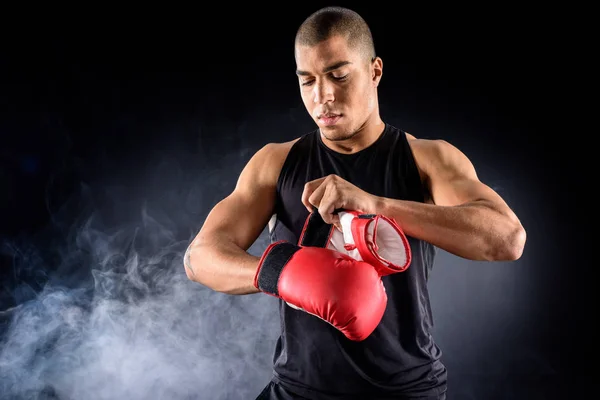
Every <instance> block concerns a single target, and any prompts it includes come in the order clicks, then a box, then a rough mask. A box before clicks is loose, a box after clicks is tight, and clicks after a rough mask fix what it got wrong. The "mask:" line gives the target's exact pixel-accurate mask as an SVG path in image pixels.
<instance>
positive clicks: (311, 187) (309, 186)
mask: <svg viewBox="0 0 600 400" xmlns="http://www.w3.org/2000/svg"><path fill="white" fill-rule="evenodd" d="M324 180H325V178H319V179H315V180H313V181H310V182H307V183H306V184H305V185H304V191H303V192H302V204H304V207H306V209H307V210H308V212H313V210H314V208H315V207H314V205H313V204H312V203H311V202H310V201H309V198H310V196H312V194H313V193H314V191H315V190H316V189H317V188H319V187H320V186H321V184H322V183H323V181H324Z"/></svg>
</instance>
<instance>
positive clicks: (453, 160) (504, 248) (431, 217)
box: [375, 140, 526, 261]
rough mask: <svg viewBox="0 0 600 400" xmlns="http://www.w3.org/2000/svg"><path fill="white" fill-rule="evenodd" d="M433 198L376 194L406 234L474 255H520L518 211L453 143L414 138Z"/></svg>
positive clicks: (460, 253) (481, 257)
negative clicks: (424, 200)
mask: <svg viewBox="0 0 600 400" xmlns="http://www.w3.org/2000/svg"><path fill="white" fill-rule="evenodd" d="M411 146H412V148H413V152H414V155H415V159H416V161H417V164H418V165H419V168H420V170H421V172H422V173H423V176H424V178H425V182H427V185H428V187H429V191H430V193H431V197H432V200H433V203H434V204H427V203H418V202H411V201H404V200H395V199H387V198H378V199H377V202H376V203H377V205H376V210H375V212H376V213H382V214H384V215H388V216H392V217H394V218H395V219H396V220H397V221H398V222H399V223H400V225H401V226H402V228H403V229H404V231H405V232H406V234H408V235H410V236H413V237H415V238H419V239H422V240H425V241H428V242H430V243H432V244H433V245H435V246H437V247H439V248H441V249H444V250H446V251H448V252H450V253H452V254H455V255H457V256H460V257H463V258H466V259H470V260H485V261H503V260H516V259H518V258H520V257H521V254H522V252H523V247H524V245H525V240H526V233H525V230H524V229H523V226H522V225H521V223H520V221H519V219H518V218H517V216H516V215H515V213H514V212H513V211H512V210H511V209H510V208H509V206H508V205H507V204H506V202H505V201H504V200H503V199H502V198H501V197H500V196H499V195H498V194H497V193H496V192H495V191H494V190H492V189H491V188H490V187H488V186H487V185H485V184H484V183H482V182H481V181H480V180H479V179H478V177H477V174H476V172H475V169H474V167H473V165H472V163H471V162H470V161H469V159H468V158H467V157H466V156H465V155H464V154H463V153H462V152H460V151H459V150H458V149H457V148H455V147H454V146H452V145H451V144H449V143H447V142H445V141H441V140H434V141H426V140H411Z"/></svg>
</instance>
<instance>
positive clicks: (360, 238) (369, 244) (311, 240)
mask: <svg viewBox="0 0 600 400" xmlns="http://www.w3.org/2000/svg"><path fill="white" fill-rule="evenodd" d="M338 215H339V218H340V224H341V226H342V231H341V232H340V231H339V230H338V229H336V228H335V226H333V225H330V224H325V222H324V221H323V219H322V218H321V215H320V214H319V213H318V212H316V211H315V212H312V213H311V214H310V216H309V217H308V219H307V221H306V223H305V226H304V231H307V230H310V232H311V234H310V235H305V234H303V235H302V239H301V240H300V243H299V244H300V245H302V246H318V247H325V248H328V249H332V250H336V251H339V252H342V253H344V254H348V255H349V256H351V257H352V258H354V259H355V260H359V261H365V262H367V263H369V264H371V265H372V266H373V267H374V268H375V269H376V270H377V272H378V273H379V276H385V275H390V274H394V273H398V272H404V271H406V269H407V268H408V267H409V266H410V262H411V255H412V253H411V249H410V246H409V244H408V239H407V238H406V235H405V234H404V232H403V231H402V229H401V228H400V226H399V225H398V224H397V223H396V221H395V220H394V219H393V218H388V217H386V216H384V215H380V214H361V213H359V212H357V211H340V212H338Z"/></svg>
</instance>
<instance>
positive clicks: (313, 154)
mask: <svg viewBox="0 0 600 400" xmlns="http://www.w3.org/2000/svg"><path fill="white" fill-rule="evenodd" d="M319 138H320V136H318V131H315V132H312V133H309V134H307V135H305V136H303V137H301V138H298V139H295V140H293V141H290V142H286V143H281V144H278V145H276V147H277V151H276V154H277V156H276V157H275V158H274V159H273V163H274V164H277V166H278V167H277V168H278V170H279V171H280V174H279V179H278V181H277V185H276V187H277V193H276V199H277V200H276V207H275V219H274V223H273V224H272V225H271V231H270V234H271V241H277V240H287V241H290V242H297V240H298V237H299V234H300V232H301V229H302V226H303V224H304V221H305V219H306V217H307V216H308V211H307V210H306V208H305V207H304V206H303V205H302V203H301V194H302V191H303V188H304V184H305V183H306V182H308V181H310V180H313V179H316V178H319V177H322V176H325V175H328V174H331V173H336V174H338V175H340V177H342V178H344V179H346V180H348V181H349V182H351V183H353V184H356V185H358V186H359V187H361V188H362V189H363V190H366V191H367V192H370V193H372V194H375V195H377V196H386V197H391V198H398V199H406V200H412V201H419V202H430V201H431V200H430V196H429V195H428V190H427V185H426V183H427V172H426V165H427V164H426V163H425V160H426V158H425V157H424V154H426V153H425V151H426V150H425V151H424V149H425V148H426V146H423V145H422V143H421V142H420V140H419V139H416V138H414V136H412V135H409V134H407V133H406V132H403V131H401V130H399V129H397V128H395V127H392V126H390V125H387V126H386V130H385V131H384V134H382V135H381V137H380V139H378V140H377V141H376V142H375V143H374V144H372V145H371V146H369V147H368V148H367V149H364V150H362V151H360V152H358V153H357V154H352V155H341V154H339V153H335V152H334V151H332V150H331V149H328V148H327V147H326V146H325V145H324V143H323V142H322V141H320V139H319ZM408 240H409V244H410V246H411V249H412V253H413V254H412V263H411V265H410V267H409V268H408V270H407V271H405V272H403V273H400V274H393V275H391V276H385V277H383V279H382V281H383V284H384V286H385V288H386V293H387V294H388V306H387V309H386V313H385V315H384V319H383V320H382V322H381V323H380V326H379V327H378V328H377V329H376V330H375V332H373V334H372V335H371V336H370V337H369V338H367V339H366V340H365V341H363V342H359V343H355V342H350V341H348V340H347V339H345V337H343V335H342V334H341V333H340V332H339V331H337V330H336V329H335V328H333V327H332V326H331V325H329V324H327V323H326V322H324V321H321V320H319V319H318V318H315V317H314V316H311V315H308V314H306V313H304V312H302V311H300V310H295V309H292V308H291V307H289V306H288V305H287V304H285V302H282V301H280V316H281V327H282V334H281V336H280V338H279V339H278V341H277V346H276V349H275V357H274V376H275V378H274V379H275V380H276V381H277V382H279V383H280V384H282V385H284V386H286V387H287V388H288V389H289V390H292V391H296V392H297V393H299V394H301V395H302V394H303V395H305V396H306V397H309V398H312V397H317V398H322V399H327V397H326V396H325V395H324V394H323V393H324V392H329V393H338V394H344V393H353V394H360V393H364V394H365V395H367V394H368V396H369V398H370V399H376V398H377V397H376V396H375V393H377V392H380V393H382V395H383V394H384V393H385V394H388V395H389V394H397V395H401V394H408V393H409V394H415V395H416V394H418V395H434V394H437V393H440V391H442V390H444V385H445V380H446V371H445V367H444V366H443V364H442V363H441V362H440V361H439V359H440V357H441V352H440V350H439V348H438V347H437V345H436V344H435V342H434V340H433V338H432V336H431V334H430V330H431V328H432V326H433V318H432V315H431V309H430V304H429V295H428V291H427V280H428V277H429V274H430V271H431V269H432V266H433V259H434V256H435V248H434V247H433V246H432V245H431V244H429V243H426V242H423V241H421V240H418V239H416V238H411V237H409V238H408Z"/></svg>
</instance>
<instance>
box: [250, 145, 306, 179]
mask: <svg viewBox="0 0 600 400" xmlns="http://www.w3.org/2000/svg"><path fill="white" fill-rule="evenodd" d="M301 138H302V137H299V138H296V139H293V140H290V141H286V142H270V143H267V144H265V145H263V146H262V147H261V148H260V149H258V150H257V151H256V152H255V153H254V154H253V155H252V157H251V158H250V160H249V161H248V164H247V165H246V168H245V170H248V171H250V172H252V175H253V176H255V178H256V179H260V180H261V181H263V182H272V183H274V182H276V181H277V179H278V177H279V173H280V172H281V168H282V167H283V164H284V163H285V160H286V158H287V156H288V154H289V152H290V150H291V148H292V147H293V146H294V144H295V143H296V142H297V141H298V140H300V139H301Z"/></svg>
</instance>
